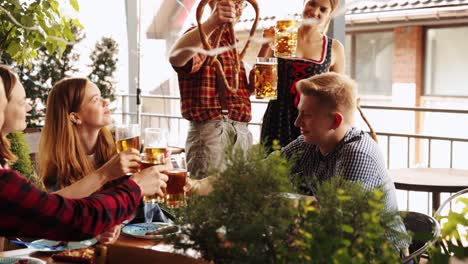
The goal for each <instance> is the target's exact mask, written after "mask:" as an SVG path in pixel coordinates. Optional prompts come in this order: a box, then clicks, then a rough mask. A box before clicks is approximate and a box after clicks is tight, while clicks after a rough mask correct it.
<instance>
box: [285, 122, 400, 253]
mask: <svg viewBox="0 0 468 264" xmlns="http://www.w3.org/2000/svg"><path fill="white" fill-rule="evenodd" d="M281 151H282V153H283V154H284V155H285V156H286V158H288V159H297V160H296V162H295V164H294V166H293V168H292V173H291V177H292V181H293V182H294V183H296V184H297V185H298V186H297V187H298V189H299V192H301V193H303V194H307V195H314V190H315V181H314V179H315V178H316V179H318V181H319V182H320V181H324V180H328V179H330V178H331V177H335V176H337V175H341V176H342V177H343V178H344V179H345V180H349V181H352V182H360V183H361V184H362V186H363V187H364V189H366V190H374V189H375V188H379V187H380V188H383V191H384V192H385V194H386V195H385V201H384V206H385V210H387V211H398V204H397V199H396V191H395V185H394V183H393V181H392V179H391V178H390V176H389V175H388V174H387V169H386V167H385V163H384V159H383V157H382V154H381V152H380V150H379V147H378V145H377V144H376V143H375V142H374V141H373V140H372V138H371V137H370V136H369V135H368V134H367V133H365V132H364V131H362V130H359V129H357V128H350V129H349V130H348V131H347V133H346V135H345V137H344V138H343V140H341V142H340V143H339V144H338V145H337V146H336V147H335V149H334V150H332V151H331V152H330V153H328V154H326V155H322V153H321V152H320V150H319V147H318V146H316V145H312V144H309V143H307V142H305V141H304V137H303V136H300V137H298V138H297V139H296V140H294V141H293V142H291V143H290V144H289V145H287V146H286V147H284V148H283V149H282V150H281ZM314 177H315V178H314ZM403 230H405V229H404V226H403V227H402V231H403ZM390 239H391V238H390ZM396 244H397V245H396V246H397V247H398V248H404V247H407V246H408V244H407V242H406V241H398V242H397V243H396Z"/></svg>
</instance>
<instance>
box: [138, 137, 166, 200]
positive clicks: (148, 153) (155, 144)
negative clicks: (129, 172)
mask: <svg viewBox="0 0 468 264" xmlns="http://www.w3.org/2000/svg"><path fill="white" fill-rule="evenodd" d="M144 146H145V147H144V151H143V152H144V153H143V156H142V158H141V169H142V170H144V169H146V168H149V167H151V166H155V165H163V164H164V163H165V161H166V153H167V151H168V150H167V130H165V129H161V128H145V141H144ZM143 201H144V202H145V203H163V202H164V197H160V196H158V195H157V194H154V195H147V196H143Z"/></svg>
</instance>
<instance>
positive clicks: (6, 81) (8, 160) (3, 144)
mask: <svg viewBox="0 0 468 264" xmlns="http://www.w3.org/2000/svg"><path fill="white" fill-rule="evenodd" d="M0 78H1V82H2V84H3V87H4V88H3V89H4V90H5V96H6V98H7V100H8V101H10V99H11V93H12V91H13V88H14V87H15V85H16V82H18V78H17V77H16V74H15V73H14V72H13V70H12V69H11V68H10V67H8V66H7V65H4V64H0ZM6 136H7V135H3V134H1V135H0V165H1V166H2V167H5V166H6V165H11V164H13V163H14V162H15V161H16V160H17V159H18V158H17V157H16V156H15V154H13V152H11V150H10V141H9V140H8V138H7V137H6Z"/></svg>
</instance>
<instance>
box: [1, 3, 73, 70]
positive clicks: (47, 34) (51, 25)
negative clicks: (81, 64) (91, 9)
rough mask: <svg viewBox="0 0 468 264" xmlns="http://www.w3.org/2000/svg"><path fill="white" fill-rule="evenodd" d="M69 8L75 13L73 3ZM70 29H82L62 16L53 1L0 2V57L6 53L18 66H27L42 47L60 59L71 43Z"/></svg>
mask: <svg viewBox="0 0 468 264" xmlns="http://www.w3.org/2000/svg"><path fill="white" fill-rule="evenodd" d="M70 4H71V6H72V7H73V8H74V9H75V10H76V11H79V7H78V3H77V0H70ZM74 27H75V28H82V25H81V24H80V22H79V21H78V20H77V19H69V18H67V17H64V16H63V15H62V14H61V13H60V10H59V1H57V0H30V1H20V0H0V55H1V54H3V53H8V54H9V56H10V58H11V59H13V60H15V61H16V62H18V64H19V65H30V64H31V63H32V61H33V59H35V58H37V57H38V56H39V54H38V50H40V49H41V48H42V47H45V48H46V49H47V52H48V54H54V53H58V54H59V56H60V55H61V54H62V53H63V52H64V51H65V49H66V47H67V43H68V42H74V41H75V37H74V35H73V32H72V28H74Z"/></svg>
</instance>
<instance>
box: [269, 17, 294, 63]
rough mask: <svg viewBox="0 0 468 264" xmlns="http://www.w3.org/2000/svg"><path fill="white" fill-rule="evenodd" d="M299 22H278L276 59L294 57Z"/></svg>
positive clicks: (276, 29) (291, 20) (276, 28)
mask: <svg viewBox="0 0 468 264" xmlns="http://www.w3.org/2000/svg"><path fill="white" fill-rule="evenodd" d="M297 29H298V21H297V20H295V19H285V20H278V21H276V26H275V43H274V48H275V49H274V54H275V57H294V56H296V48H297Z"/></svg>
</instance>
